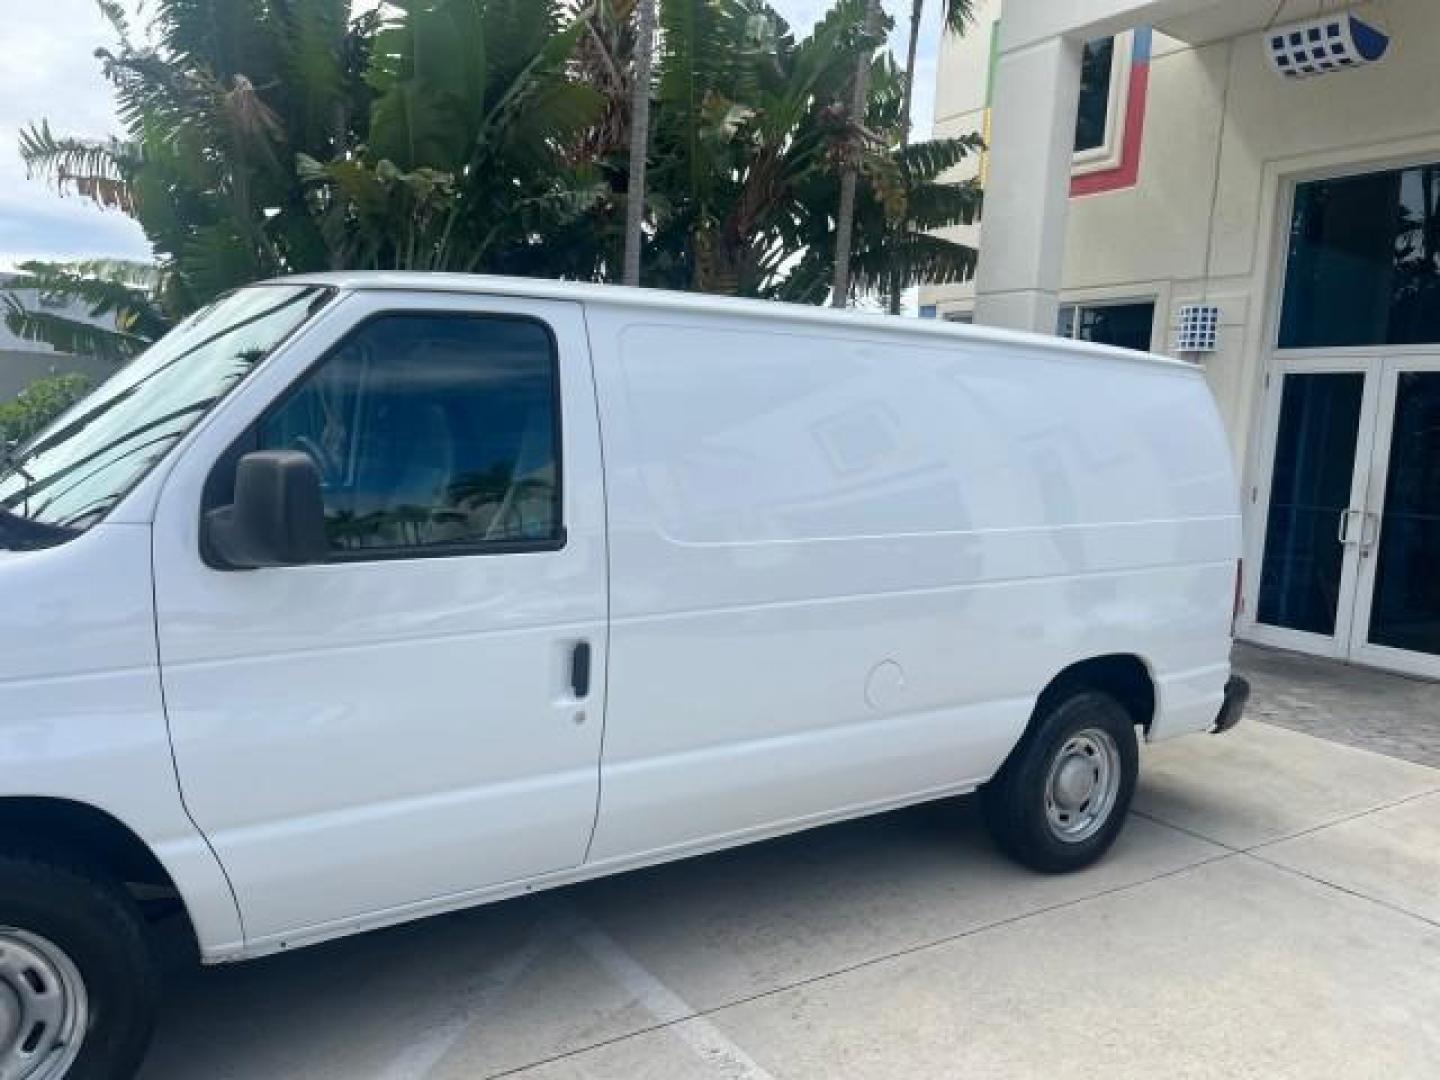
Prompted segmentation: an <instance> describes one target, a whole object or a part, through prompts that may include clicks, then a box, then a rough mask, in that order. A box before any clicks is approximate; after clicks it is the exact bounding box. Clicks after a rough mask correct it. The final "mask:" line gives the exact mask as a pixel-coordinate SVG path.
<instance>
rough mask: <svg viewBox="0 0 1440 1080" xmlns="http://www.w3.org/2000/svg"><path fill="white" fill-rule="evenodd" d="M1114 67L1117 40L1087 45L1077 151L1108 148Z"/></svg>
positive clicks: (1081, 85) (1082, 80)
mask: <svg viewBox="0 0 1440 1080" xmlns="http://www.w3.org/2000/svg"><path fill="white" fill-rule="evenodd" d="M1114 68H1115V39H1114V38H1113V37H1108V38H1100V39H1098V40H1096V41H1090V42H1086V44H1085V59H1084V61H1083V63H1082V66H1081V69H1080V111H1079V113H1078V115H1077V116H1076V120H1075V152H1076V153H1079V152H1081V151H1082V150H1095V149H1098V148H1099V147H1101V146H1104V145H1105V130H1106V127H1107V125H1108V124H1109V120H1110V80H1111V78H1112V77H1113V72H1114Z"/></svg>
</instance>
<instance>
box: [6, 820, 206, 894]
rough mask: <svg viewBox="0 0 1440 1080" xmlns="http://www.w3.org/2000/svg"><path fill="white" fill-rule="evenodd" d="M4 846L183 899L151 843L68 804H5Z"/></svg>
mask: <svg viewBox="0 0 1440 1080" xmlns="http://www.w3.org/2000/svg"><path fill="white" fill-rule="evenodd" d="M0 837H3V838H4V839H0V846H15V847H20V848H23V850H25V851H26V852H28V853H30V854H32V855H59V856H68V857H70V858H74V859H80V860H83V861H84V862H86V863H88V864H89V865H91V866H94V867H95V868H97V869H100V870H104V871H105V872H106V873H108V874H110V875H111V876H112V877H114V878H115V880H117V881H119V882H122V883H124V884H127V885H131V886H134V885H145V886H150V887H152V888H160V889H164V890H167V891H169V892H171V893H176V894H177V895H178V890H176V888H175V882H174V881H172V880H171V878H170V875H169V874H168V873H166V871H165V868H164V867H163V866H161V865H160V860H159V859H157V858H155V854H154V852H152V851H151V850H150V849H149V847H147V846H146V844H145V842H144V841H143V840H141V839H140V838H139V837H138V836H136V835H135V834H134V833H133V832H131V831H130V830H129V829H128V828H127V827H126V826H125V825H123V824H121V823H120V822H119V821H117V820H116V819H115V818H113V817H111V816H110V815H109V814H107V813H105V812H104V811H103V810H97V809H96V808H95V807H93V806H87V805H86V804H84V803H78V802H71V801H70V800H68V799H39V798H4V799H0Z"/></svg>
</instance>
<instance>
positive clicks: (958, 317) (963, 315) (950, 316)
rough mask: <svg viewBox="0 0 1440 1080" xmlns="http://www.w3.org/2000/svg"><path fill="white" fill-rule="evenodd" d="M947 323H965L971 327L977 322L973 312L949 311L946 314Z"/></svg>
mask: <svg viewBox="0 0 1440 1080" xmlns="http://www.w3.org/2000/svg"><path fill="white" fill-rule="evenodd" d="M945 321H946V322H953V323H964V324H965V325H967V326H969V325H971V324H972V323H974V322H975V313H974V312H973V311H948V312H946V313H945Z"/></svg>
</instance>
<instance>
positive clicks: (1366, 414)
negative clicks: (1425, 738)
mask: <svg viewBox="0 0 1440 1080" xmlns="http://www.w3.org/2000/svg"><path fill="white" fill-rule="evenodd" d="M1267 406H1268V412H1267V417H1268V423H1267V425H1266V431H1267V432H1268V438H1269V443H1268V450H1269V456H1270V462H1271V467H1270V469H1269V471H1268V477H1269V479H1268V482H1267V484H1266V485H1265V487H1264V489H1263V490H1261V489H1257V490H1256V492H1255V499H1256V502H1257V503H1258V504H1259V505H1261V506H1264V507H1265V512H1264V529H1263V536H1262V537H1261V538H1260V547H1259V550H1258V552H1252V553H1251V560H1250V566H1251V570H1250V581H1249V582H1248V583H1247V585H1248V587H1247V590H1246V595H1247V596H1248V597H1250V598H1252V599H1251V601H1250V611H1249V612H1248V613H1247V620H1248V622H1249V633H1248V636H1250V637H1252V638H1253V639H1254V640H1257V641H1261V642H1266V643H1270V644H1274V645H1281V646H1284V647H1288V648H1296V649H1301V650H1303V651H1306V652H1312V653H1318V654H1321V655H1327V656H1336V657H1345V658H1353V659H1356V660H1359V661H1361V662H1363V663H1368V664H1373V665H1375V666H1379V667H1387V668H1392V669H1395V670H1401V671H1408V672H1412V673H1415V674H1422V675H1432V676H1436V677H1440V357H1417V356H1391V357H1358V358H1356V357H1347V358H1344V359H1335V360H1317V359H1313V358H1305V359H1287V360H1282V361H1279V362H1278V363H1277V365H1276V370H1275V372H1274V374H1272V376H1271V384H1270V394H1269V399H1268V402H1267ZM1257 556H1258V557H1257Z"/></svg>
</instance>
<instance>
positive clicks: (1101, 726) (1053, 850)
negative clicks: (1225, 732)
mask: <svg viewBox="0 0 1440 1080" xmlns="http://www.w3.org/2000/svg"><path fill="white" fill-rule="evenodd" d="M1040 709H1041V711H1040V712H1039V713H1038V714H1037V716H1036V717H1035V720H1034V722H1033V723H1032V724H1031V726H1030V728H1029V730H1028V731H1027V732H1026V733H1025V736H1024V738H1022V739H1021V740H1020V743H1019V744H1018V745H1017V746H1016V747H1015V749H1014V750H1013V751H1011V754H1010V757H1009V758H1008V759H1007V760H1006V762H1005V764H1004V766H1003V767H1002V768H1001V770H1000V772H999V773H997V774H996V775H995V777H994V779H992V780H991V781H990V782H989V783H988V784H986V785H985V787H984V788H983V789H982V791H981V806H982V809H983V812H984V816H985V822H986V824H987V825H988V826H989V829H990V833H991V835H992V836H994V838H995V842H996V843H997V844H998V845H999V846H1000V849H1001V850H1002V851H1004V852H1005V853H1006V854H1007V855H1009V856H1010V857H1011V858H1012V859H1014V860H1015V861H1016V862H1019V863H1022V864H1023V865H1025V866H1028V867H1030V868H1031V869H1034V870H1040V871H1043V872H1045V873H1052V874H1054V873H1065V872H1067V871H1071V870H1079V869H1081V868H1082V867H1086V866H1089V865H1090V864H1091V863H1093V862H1095V861H1096V860H1097V859H1099V858H1100V857H1101V856H1102V855H1104V854H1105V852H1106V851H1107V850H1108V849H1109V847H1110V845H1111V844H1113V843H1114V842H1115V838H1116V837H1117V836H1118V835H1119V834H1120V830H1121V828H1122V827H1123V826H1124V824H1125V816H1126V814H1127V813H1129V810H1130V800H1131V799H1132V798H1133V797H1134V795H1135V777H1136V775H1137V774H1138V772H1139V765H1140V748H1139V743H1138V741H1137V739H1136V737H1135V722H1134V720H1133V719H1132V717H1131V716H1130V713H1129V712H1128V711H1127V710H1126V709H1125V707H1124V706H1123V705H1121V704H1120V702H1118V701H1116V700H1115V699H1114V698H1113V697H1111V696H1110V695H1109V694H1105V693H1101V692H1099V691H1095V690H1084V689H1080V690H1076V691H1073V692H1071V693H1069V694H1066V695H1064V696H1063V697H1057V698H1056V699H1055V700H1052V701H1047V702H1042V703H1041V705H1040ZM1096 732H1099V733H1103V734H1104V735H1107V736H1109V739H1110V741H1111V744H1112V745H1113V749H1114V750H1115V751H1116V752H1117V754H1118V770H1114V766H1113V765H1112V766H1111V769H1112V772H1111V773H1107V774H1106V775H1107V776H1108V775H1115V774H1116V773H1118V776H1117V779H1118V789H1117V790H1116V791H1115V793H1114V798H1113V802H1111V803H1110V806H1109V809H1108V811H1107V812H1103V813H1100V812H1099V807H1102V806H1103V805H1104V803H1105V802H1106V801H1107V800H1104V799H1096V800H1095V807H1096V810H1097V812H1096V813H1095V814H1094V823H1093V825H1091V826H1089V827H1091V828H1093V830H1094V831H1093V832H1089V833H1084V832H1083V830H1081V832H1080V833H1077V835H1076V836H1072V837H1069V838H1067V837H1066V836H1063V835H1062V834H1061V832H1060V828H1061V826H1060V825H1057V824H1052V821H1051V816H1050V814H1049V813H1047V809H1046V803H1047V800H1046V792H1047V786H1048V784H1049V780H1050V774H1051V767H1052V765H1053V764H1054V763H1055V761H1056V759H1057V757H1058V756H1059V755H1060V754H1061V752H1062V751H1067V759H1068V758H1070V757H1077V756H1080V754H1082V753H1083V750H1084V746H1085V744H1086V743H1087V742H1088V743H1091V744H1096V743H1098V744H1100V745H1101V746H1103V745H1104V743H1105V740H1104V739H1103V738H1098V737H1097V738H1089V737H1087V735H1086V733H1096ZM1077 747H1078V748H1079V749H1078V750H1077ZM1107 749H1108V748H1107ZM1102 752H1103V751H1102ZM1084 765H1085V760H1083V759H1082V760H1081V761H1080V762H1079V765H1078V766H1077V767H1083V766H1084ZM1083 812H1084V807H1083V805H1082V807H1081V808H1079V809H1078V810H1077V811H1076V813H1083ZM1056 813H1057V814H1060V815H1063V814H1064V813H1065V811H1064V809H1063V808H1057V810H1056ZM1075 827H1077V828H1078V825H1077V826H1075Z"/></svg>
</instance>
